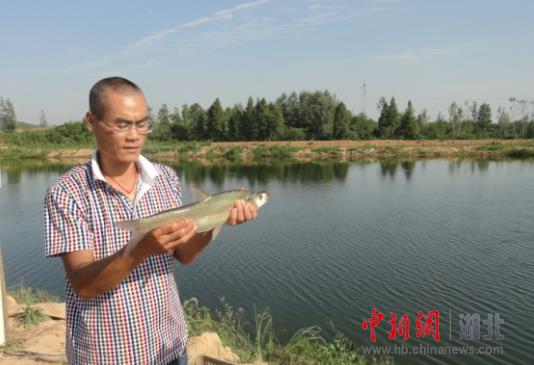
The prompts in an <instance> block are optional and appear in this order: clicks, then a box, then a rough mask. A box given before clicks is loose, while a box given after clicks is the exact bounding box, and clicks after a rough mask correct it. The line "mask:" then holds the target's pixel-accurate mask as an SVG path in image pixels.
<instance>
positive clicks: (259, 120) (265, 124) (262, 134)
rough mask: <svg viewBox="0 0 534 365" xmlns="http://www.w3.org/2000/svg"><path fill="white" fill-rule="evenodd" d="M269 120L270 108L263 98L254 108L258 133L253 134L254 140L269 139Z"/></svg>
mask: <svg viewBox="0 0 534 365" xmlns="http://www.w3.org/2000/svg"><path fill="white" fill-rule="evenodd" d="M269 118H270V115H269V106H268V105H267V101H266V100H265V98H261V99H260V100H259V101H258V102H257V103H256V107H255V108H254V121H255V125H256V131H254V133H253V139H255V140H256V139H257V140H260V141H264V140H266V139H268V138H269Z"/></svg>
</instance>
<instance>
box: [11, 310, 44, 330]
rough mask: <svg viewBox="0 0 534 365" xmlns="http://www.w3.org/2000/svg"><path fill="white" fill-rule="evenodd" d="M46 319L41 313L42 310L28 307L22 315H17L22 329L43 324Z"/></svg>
mask: <svg viewBox="0 0 534 365" xmlns="http://www.w3.org/2000/svg"><path fill="white" fill-rule="evenodd" d="M47 318H48V317H47V316H46V315H45V314H44V313H43V311H42V310H40V309H39V308H34V307H32V306H28V305H27V306H26V307H24V310H23V311H22V313H21V314H19V316H18V317H17V319H18V321H19V323H20V324H22V325H23V326H24V327H31V326H35V325H37V324H39V323H41V322H43V321H44V320H46V319H47Z"/></svg>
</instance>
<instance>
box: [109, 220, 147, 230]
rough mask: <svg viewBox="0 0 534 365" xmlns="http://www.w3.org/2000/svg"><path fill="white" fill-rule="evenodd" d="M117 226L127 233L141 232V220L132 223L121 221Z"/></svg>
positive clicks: (131, 221) (116, 223)
mask: <svg viewBox="0 0 534 365" xmlns="http://www.w3.org/2000/svg"><path fill="white" fill-rule="evenodd" d="M115 225H116V226H117V227H119V228H120V229H124V230H126V231H132V232H134V233H137V232H139V231H141V220H140V219H134V220H130V221H119V222H115Z"/></svg>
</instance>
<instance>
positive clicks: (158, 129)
mask: <svg viewBox="0 0 534 365" xmlns="http://www.w3.org/2000/svg"><path fill="white" fill-rule="evenodd" d="M172 135H173V133H172V130H171V119H170V113H169V108H168V107H167V104H163V105H162V106H161V108H160V109H159V111H158V116H157V121H156V123H155V124H154V127H153V128H152V138H154V139H155V140H158V141H169V140H171V138H172Z"/></svg>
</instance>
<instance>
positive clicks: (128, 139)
mask: <svg viewBox="0 0 534 365" xmlns="http://www.w3.org/2000/svg"><path fill="white" fill-rule="evenodd" d="M105 92H106V106H107V108H106V111H105V113H104V115H103V116H102V118H101V119H98V118H97V117H96V116H95V115H94V114H92V113H88V114H87V120H88V127H89V129H90V130H92V131H93V132H94V134H95V136H96V142H97V144H98V151H99V154H100V157H101V158H105V159H106V160H108V161H110V162H115V163H130V162H135V161H137V159H138V158H139V154H140V153H141V148H142V147H143V145H144V143H145V139H146V134H140V133H138V131H137V130H136V129H135V128H132V127H133V126H132V125H130V124H131V123H134V124H135V123H139V122H142V121H146V120H147V118H148V108H147V105H146V101H145V97H144V95H143V94H142V93H140V92H132V93H120V92H116V91H113V90H106V91H105ZM126 123H130V124H128V125H130V127H131V128H129V129H128V130H127V132H121V133H114V130H116V129H115V128H114V126H115V125H121V124H122V125H125V124H126Z"/></svg>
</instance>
